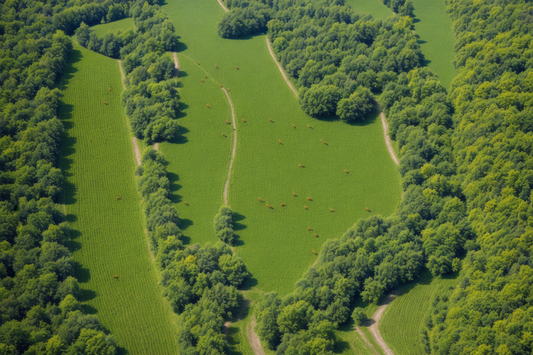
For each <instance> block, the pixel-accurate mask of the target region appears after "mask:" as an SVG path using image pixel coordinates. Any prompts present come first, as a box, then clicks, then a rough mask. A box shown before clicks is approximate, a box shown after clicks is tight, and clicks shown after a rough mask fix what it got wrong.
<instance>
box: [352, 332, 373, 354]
mask: <svg viewBox="0 0 533 355" xmlns="http://www.w3.org/2000/svg"><path fill="white" fill-rule="evenodd" d="M355 330H357V333H359V336H360V337H361V338H362V339H363V340H364V341H365V343H366V345H368V346H369V347H370V349H372V352H373V353H374V354H376V355H379V353H378V351H377V350H376V349H374V346H373V345H372V343H370V342H369V341H368V339H367V338H366V336H365V333H363V332H362V331H361V328H359V327H355ZM350 346H351V347H352V350H353V351H354V352H355V349H354V348H353V345H352V344H350Z"/></svg>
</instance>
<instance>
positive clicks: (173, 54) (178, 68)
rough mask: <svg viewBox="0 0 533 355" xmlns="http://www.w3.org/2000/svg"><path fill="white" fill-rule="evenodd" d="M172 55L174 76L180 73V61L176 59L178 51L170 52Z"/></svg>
mask: <svg viewBox="0 0 533 355" xmlns="http://www.w3.org/2000/svg"><path fill="white" fill-rule="evenodd" d="M172 57H174V68H176V78H177V77H178V74H179V73H180V61H179V60H178V53H176V52H172Z"/></svg>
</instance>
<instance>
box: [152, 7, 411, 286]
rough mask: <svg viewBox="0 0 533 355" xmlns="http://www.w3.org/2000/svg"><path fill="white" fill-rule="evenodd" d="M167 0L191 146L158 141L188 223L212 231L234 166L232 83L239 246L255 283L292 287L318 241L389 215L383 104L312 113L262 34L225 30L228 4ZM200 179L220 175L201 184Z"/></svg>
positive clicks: (391, 175)
mask: <svg viewBox="0 0 533 355" xmlns="http://www.w3.org/2000/svg"><path fill="white" fill-rule="evenodd" d="M164 9H165V11H166V12H167V14H168V15H169V17H170V18H171V20H172V21H173V23H174V25H175V26H176V30H177V33H178V35H180V36H181V40H182V41H183V43H182V44H181V46H180V48H179V53H178V56H179V57H180V64H181V63H183V64H181V65H182V66H183V69H184V71H185V73H184V74H183V75H184V76H183V77H181V76H180V80H182V81H183V89H182V90H181V93H182V102H183V103H184V105H183V108H184V110H183V115H185V116H184V117H183V118H182V119H181V120H182V121H181V122H180V125H181V124H182V125H184V127H185V128H186V129H187V130H188V131H189V132H185V133H184V136H185V140H186V141H185V140H184V141H182V142H181V143H184V144H179V143H180V142H172V143H165V144H162V145H161V148H160V150H161V151H162V152H163V153H164V154H165V155H166V157H167V158H168V159H169V161H170V165H169V171H170V172H171V173H172V174H175V176H174V182H175V188H176V190H177V191H176V192H175V193H176V195H178V197H177V198H178V200H177V201H176V202H177V204H178V209H179V212H180V217H183V218H184V219H185V221H184V222H185V231H184V233H185V235H186V236H187V237H189V238H190V241H191V243H195V242H203V241H205V240H214V236H213V231H212V220H213V217H214V214H215V213H216V208H218V207H219V205H220V203H221V201H222V190H223V184H224V182H225V174H226V173H227V172H224V171H223V169H219V166H222V165H223V163H224V164H229V158H230V157H229V154H230V147H229V144H228V140H229V139H230V136H228V138H224V137H222V136H221V133H222V132H224V131H225V130H227V129H228V125H226V123H225V122H224V121H225V120H230V119H231V117H230V114H229V109H228V108H227V104H225V103H223V102H222V101H220V103H216V102H217V100H223V99H224V97H223V96H222V92H221V91H216V90H215V91H213V89H212V87H213V86H214V87H215V89H216V88H217V87H218V85H223V86H224V87H225V88H228V90H229V93H230V96H231V98H232V101H233V104H234V106H235V111H236V116H237V126H238V127H237V132H238V143H237V154H236V159H235V164H234V168H233V173H232V178H231V181H230V188H229V205H230V206H231V207H232V209H233V211H234V213H235V219H236V222H237V223H236V233H237V235H238V236H239V239H238V240H237V243H236V245H235V251H236V252H237V253H238V254H239V255H240V256H241V257H242V258H243V260H244V261H245V263H246V265H247V267H248V269H249V270H250V272H251V273H252V275H253V277H252V278H251V279H250V280H249V282H248V284H247V285H246V288H249V287H252V286H256V287H257V288H259V289H261V290H263V291H273V290H274V291H277V292H279V293H281V294H286V293H288V292H290V291H292V290H293V287H294V283H295V282H296V281H297V280H298V279H299V278H300V277H301V275H302V274H303V273H304V272H305V271H306V270H307V269H308V268H309V266H310V265H311V264H313V262H314V261H315V260H316V258H317V256H316V255H314V254H313V252H312V250H314V251H315V252H317V253H318V252H319V250H320V246H321V245H322V243H323V242H324V241H325V240H326V239H329V238H338V237H340V236H341V235H342V234H343V233H344V232H345V231H346V229H347V228H349V227H350V226H352V225H353V223H355V221H357V220H358V219H359V218H362V217H366V216H369V215H370V214H382V215H389V214H391V213H392V212H393V211H394V209H395V207H396V205H397V203H398V202H399V201H400V192H401V191H400V186H399V174H398V172H397V170H396V167H395V166H394V163H393V162H392V160H391V159H390V156H389V155H388V152H387V149H386V146H385V143H384V141H383V137H382V131H381V124H380V122H379V120H378V117H377V112H375V113H374V114H373V115H372V116H371V117H369V118H368V119H367V120H366V121H365V122H364V123H361V124H358V125H347V124H345V123H343V122H340V121H338V120H336V119H335V118H331V119H322V120H317V119H314V118H311V117H309V116H307V115H306V114H304V113H303V111H302V110H301V109H300V106H299V104H298V100H297V98H295V97H294V95H293V93H292V92H291V91H290V89H289V88H288V87H287V85H286V83H285V82H284V81H283V78H282V76H281V74H280V73H279V71H278V68H277V67H276V65H275V63H274V61H273V60H272V58H271V57H270V55H269V53H268V49H267V46H266V42H265V37H264V36H263V35H258V36H249V37H245V38H242V39H238V40H228V39H222V38H220V37H219V36H218V35H217V33H216V23H217V22H218V21H219V19H220V18H221V16H222V14H223V10H222V9H221V8H220V6H219V5H218V4H217V3H216V2H215V1H207V0H202V1H193V0H184V1H177V0H169V1H167V4H166V5H165V6H164ZM187 58H189V60H187ZM196 62H198V63H199V64H196ZM187 63H189V64H187ZM191 63H193V64H194V65H197V66H198V68H197V69H202V71H205V72H206V73H208V74H207V75H208V76H209V78H213V79H214V80H215V81H216V82H212V83H207V82H205V83H201V82H200V79H204V80H205V78H203V76H205V75H203V73H202V72H200V71H199V70H193V69H192V68H190V64H191ZM194 65H193V67H194ZM215 65H216V67H215ZM237 66H238V69H237V68H236V67H237ZM189 77H190V79H189ZM188 82H189V83H190V84H189V83H188ZM194 83H196V84H194ZM187 85H190V86H189V89H187ZM193 85H195V86H193ZM197 88H199V89H198V90H197ZM186 89H187V90H186ZM209 102H215V104H214V105H212V108H213V109H215V108H217V109H218V105H224V106H221V107H220V116H217V117H216V119H215V121H214V122H215V123H213V124H212V123H207V121H208V120H211V117H212V115H213V114H212V111H211V110H209V109H208V108H206V107H205V105H206V104H207V103H209ZM196 107H198V108H196ZM202 109H203V112H202ZM242 119H244V120H246V122H242V121H241V120H242ZM270 120H272V122H271V121H270ZM209 122H211V121H209ZM193 124H194V125H197V126H193ZM292 125H294V126H295V127H296V128H294V127H293V126H292ZM189 126H190V127H191V128H189ZM308 126H310V127H312V128H310V127H308ZM193 127H195V128H194V129H195V130H198V132H194V130H193V129H192V128H193ZM193 132H194V134H196V136H194V135H193ZM211 137H213V138H211ZM278 141H281V143H282V144H280V143H278ZM324 141H325V142H327V145H326V144H323V142H324ZM219 142H223V144H227V146H226V145H222V143H219ZM211 145H217V147H220V148H217V149H219V150H218V151H217V156H216V157H212V158H209V159H211V160H210V161H213V162H214V161H215V160H217V161H218V160H220V161H218V162H217V164H219V165H214V163H209V164H205V163H204V162H203V160H205V159H206V158H205V156H206V154H207V153H204V152H205V151H206V149H212V148H211V147H210V146H211ZM208 147H209V148H208ZM226 147H227V148H226ZM218 153H219V154H218ZM188 160H190V162H188ZM211 165H213V167H211ZM299 165H302V167H299ZM206 166H207V167H206ZM344 170H347V171H348V172H349V173H345V172H344ZM200 180H201V181H204V180H209V181H211V182H210V184H212V185H207V186H206V184H207V183H194V182H195V181H200ZM216 184H218V186H220V187H219V188H215V187H216V186H215V185H216ZM293 193H294V194H296V195H297V196H296V197H295V196H293ZM199 196H200V197H201V199H200V198H199ZM308 197H309V198H310V199H311V200H308V199H307V198H308ZM258 198H261V199H262V201H263V202H260V201H259V200H258ZM195 200H196V201H198V203H201V205H198V206H197V208H198V212H194V213H193V210H192V204H191V206H190V207H191V208H190V210H189V211H188V210H187V209H188V207H187V206H183V203H181V201H187V202H190V201H195ZM194 203H195V204H196V203H197V202H194ZM282 203H283V204H284V205H285V206H284V207H282V206H281V204H282ZM267 204H268V205H270V206H271V207H272V208H268V207H267V206H266V205H267ZM304 206H307V209H305V208H304ZM366 207H368V208H369V209H370V210H371V211H372V212H370V213H369V212H367V211H366V210H365V208H366ZM333 211H334V212H333ZM204 224H205V226H204ZM196 226H198V227H196ZM307 228H312V229H313V231H308V230H307ZM314 234H317V237H315V236H314Z"/></svg>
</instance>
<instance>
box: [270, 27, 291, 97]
mask: <svg viewBox="0 0 533 355" xmlns="http://www.w3.org/2000/svg"><path fill="white" fill-rule="evenodd" d="M265 39H266V43H267V47H268V52H269V53H270V56H271V57H272V59H274V63H276V65H277V66H278V69H279V72H280V73H281V75H282V76H283V79H284V80H285V82H286V83H287V85H288V86H289V89H291V90H292V92H293V93H294V96H296V97H298V91H296V89H295V88H294V86H293V85H292V83H291V81H290V80H289V78H288V77H287V73H285V70H284V69H283V67H282V66H281V64H280V63H279V62H278V59H277V58H276V56H275V55H274V51H273V50H272V45H271V44H270V41H269V40H268V37H267V36H265Z"/></svg>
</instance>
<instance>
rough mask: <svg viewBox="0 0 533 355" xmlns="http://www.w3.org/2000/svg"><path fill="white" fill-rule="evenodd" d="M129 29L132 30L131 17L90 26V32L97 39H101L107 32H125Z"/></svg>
mask: <svg viewBox="0 0 533 355" xmlns="http://www.w3.org/2000/svg"><path fill="white" fill-rule="evenodd" d="M129 28H131V29H133V19H132V18H131V17H126V18H124V19H122V20H118V21H113V22H107V23H103V24H100V25H96V26H92V27H91V30H94V32H95V33H96V34H97V35H98V37H100V38H103V37H104V36H105V35H106V34H107V33H108V32H109V31H116V30H127V29H129Z"/></svg>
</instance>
